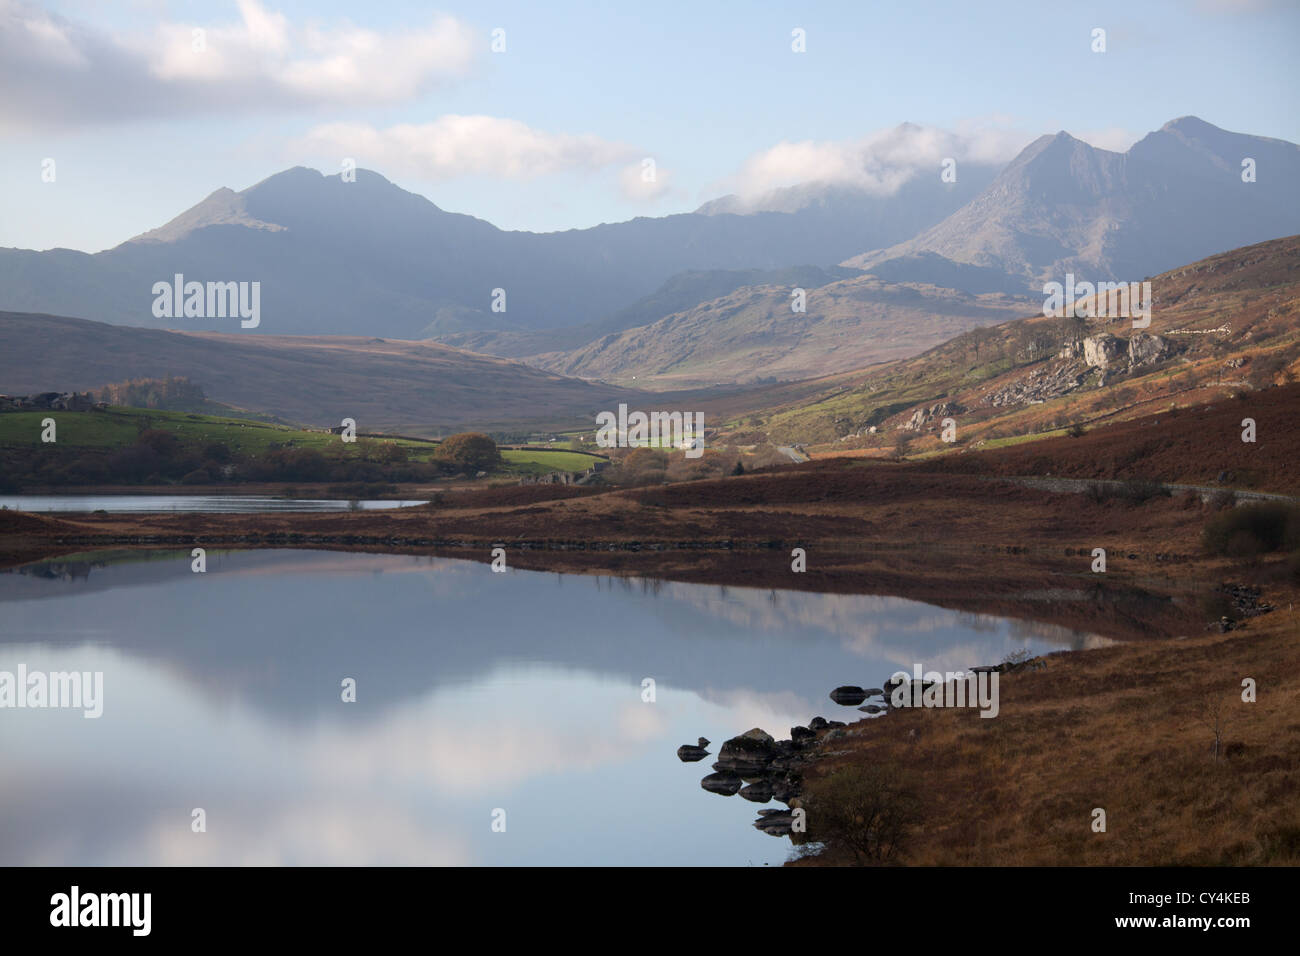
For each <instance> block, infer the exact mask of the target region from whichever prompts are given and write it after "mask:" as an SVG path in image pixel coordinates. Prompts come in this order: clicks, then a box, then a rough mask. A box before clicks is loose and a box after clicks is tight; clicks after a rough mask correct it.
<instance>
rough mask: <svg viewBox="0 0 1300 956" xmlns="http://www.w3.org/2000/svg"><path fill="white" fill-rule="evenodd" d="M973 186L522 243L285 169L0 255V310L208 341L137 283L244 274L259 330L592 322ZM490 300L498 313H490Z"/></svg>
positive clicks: (472, 223) (955, 202)
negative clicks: (160, 310)
mask: <svg viewBox="0 0 1300 956" xmlns="http://www.w3.org/2000/svg"><path fill="white" fill-rule="evenodd" d="M990 175H991V174H990ZM978 188H979V183H978V181H975V180H972V181H971V182H969V183H967V182H963V183H960V184H953V188H951V189H935V190H922V191H920V195H923V197H924V202H921V201H920V200H919V198H918V194H917V193H915V192H914V191H909V192H907V193H906V194H900V195H898V196H882V197H875V196H871V195H868V194H866V193H864V192H861V191H859V192H858V193H856V194H855V193H853V191H851V190H850V191H849V192H848V193H847V194H843V195H849V196H856V198H855V199H854V201H853V203H852V204H851V205H841V204H837V203H832V204H829V205H827V204H815V205H813V206H809V207H808V208H807V209H806V210H803V211H797V212H791V213H784V212H760V213H755V214H751V215H731V214H717V215H706V214H697V213H686V214H680V215H673V216H666V217H663V218H657V219H655V218H638V219H633V220H629V221H627V222H621V223H614V224H603V225H599V226H595V227H592V228H590V229H573V230H568V231H565V232H554V233H529V232H508V231H505V230H501V229H498V228H497V227H496V226H493V225H492V224H491V223H488V222H485V221H483V220H481V219H476V218H474V217H473V216H466V215H461V214H458V213H451V212H447V211H445V210H443V209H440V208H439V207H438V206H436V205H434V204H433V203H432V202H430V201H429V200H427V199H425V198H424V197H422V196H419V195H416V194H414V193H410V192H407V191H406V190H403V189H401V188H399V187H398V186H396V185H394V184H393V183H391V182H389V181H388V180H387V179H385V178H384V177H383V176H381V175H379V174H378V173H374V172H370V171H368V170H357V172H356V181H355V182H346V183H345V182H343V180H342V178H341V176H339V175H334V176H324V175H322V174H321V173H319V172H317V171H315V170H311V169H305V168H302V167H296V168H294V169H289V170H286V171H284V172H281V173H277V174H276V175H274V176H271V177H270V178H268V179H265V180H263V181H262V182H260V183H257V184H256V185H254V186H252V187H250V188H248V189H245V190H243V191H241V192H234V191H232V190H230V189H224V188H223V189H219V190H217V191H215V192H213V193H212V194H210V195H209V196H208V197H206V198H205V199H204V200H203V201H202V202H200V203H198V204H197V205H195V206H194V207H192V208H191V209H188V210H186V211H185V212H183V213H181V214H180V215H179V216H177V217H175V218H174V219H172V220H171V221H170V222H168V223H166V224H164V225H162V226H160V227H158V228H157V229H153V230H150V231H148V232H146V233H144V234H142V235H140V236H137V237H135V238H134V239H131V240H129V241H127V242H124V243H122V244H121V245H118V246H116V247H114V248H112V249H108V250H105V251H103V252H99V253H95V254H93V255H89V254H86V253H81V252H74V251H71V250H67V249H56V250H51V251H48V252H34V251H30V250H21V249H0V308H7V309H12V310H20V311H27V312H48V313H53V314H62V315H79V316H86V317H88V318H93V319H97V320H102V321H106V322H110V323H116V324H124V325H133V326H139V327H155V328H168V327H172V328H180V329H184V330H186V331H221V330H222V329H221V327H220V326H218V325H215V324H212V323H203V322H196V321H194V320H191V321H189V322H184V321H182V320H169V319H159V318H156V317H154V315H153V314H152V311H151V303H152V296H151V294H150V289H151V287H152V285H153V283H155V282H158V281H169V280H170V279H171V277H172V276H173V275H174V274H176V273H181V274H183V275H185V276H186V278H187V279H193V280H197V281H201V282H206V281H223V282H224V281H260V282H261V283H262V286H261V294H262V312H263V315H264V317H265V319H264V321H263V323H262V325H261V326H260V327H259V329H258V330H257V332H258V333H263V334H353V335H380V336H389V337H395V338H405V339H420V338H436V337H441V336H446V335H457V334H466V333H472V334H478V333H483V332H487V331H505V332H512V333H536V332H546V331H548V330H552V329H560V328H574V327H580V326H583V325H585V324H588V323H593V322H600V321H602V320H607V319H609V317H610V316H613V315H615V314H616V313H618V312H619V311H620V310H622V309H625V308H627V307H629V306H631V305H632V304H633V303H635V302H637V301H638V300H639V299H642V298H644V297H646V296H649V295H651V294H652V293H653V292H654V291H655V290H656V289H657V288H658V287H659V286H661V285H662V284H663V283H664V282H665V281H666V280H668V279H669V278H671V277H672V276H675V275H677V274H679V273H684V272H688V271H707V270H748V269H759V270H768V269H784V268H790V267H793V266H802V265H818V266H828V265H830V264H832V263H834V262H837V261H839V260H840V259H843V258H845V257H847V256H849V255H852V254H854V253H855V252H859V251H861V250H862V249H865V248H872V247H875V246H878V245H883V244H887V243H893V242H899V241H901V240H903V239H906V238H908V237H909V236H911V235H913V234H914V233H915V232H916V231H917V230H918V229H920V228H922V227H923V226H926V225H930V224H933V223H934V222H938V221H939V220H940V219H942V218H943V217H944V216H946V215H947V214H949V213H950V212H952V211H953V210H955V209H957V208H959V207H960V206H961V205H962V204H963V203H964V202H966V201H967V200H969V199H970V198H971V197H972V196H974V195H975V194H976V193H977V192H978ZM837 195H840V193H837ZM497 289H501V290H504V300H503V303H502V301H501V300H500V297H499V296H496V297H495V300H496V302H497V308H498V309H499V308H500V306H501V304H504V311H494V308H493V307H494V290H497ZM655 318H658V316H656V317H655ZM550 347H555V346H554V344H551V346H550Z"/></svg>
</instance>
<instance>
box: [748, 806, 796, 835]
mask: <svg viewBox="0 0 1300 956" xmlns="http://www.w3.org/2000/svg"><path fill="white" fill-rule="evenodd" d="M758 812H759V817H758V819H757V820H755V821H754V826H755V828H757V829H759V830H762V831H763V832H764V833H766V834H768V835H769V836H777V837H779V836H786V835H788V834H789V833H790V832H791V830H792V829H793V827H794V811H793V810H773V811H770V812H768V811H765V810H760V811H758Z"/></svg>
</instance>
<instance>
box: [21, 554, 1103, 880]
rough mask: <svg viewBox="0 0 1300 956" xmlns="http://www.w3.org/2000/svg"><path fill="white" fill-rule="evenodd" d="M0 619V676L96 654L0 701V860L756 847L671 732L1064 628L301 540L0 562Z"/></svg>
mask: <svg viewBox="0 0 1300 956" xmlns="http://www.w3.org/2000/svg"><path fill="white" fill-rule="evenodd" d="M0 620H2V621H3V624H2V625H0V670H8V671H14V670H15V669H16V666H17V664H19V663H24V664H26V666H27V667H28V669H29V670H32V669H44V670H47V671H56V670H73V669H75V670H82V671H84V670H102V671H103V672H104V675H105V676H104V685H105V690H104V697H105V703H104V715H103V717H102V718H100V719H99V720H96V721H87V720H83V719H82V718H81V716H80V714H79V713H71V712H66V711H50V710H44V711H42V710H0V754H2V755H3V759H4V761H5V766H6V773H5V774H4V776H3V777H0V863H7V864H36V863H43V864H55V863H75V864H101V863H102V864H113V863H117V864H139V863H168V864H171V863H180V864H188V863H239V864H242V863H272V862H275V863H303V864H306V863H346V864H361V863H372V864H377V863H487V864H493V863H554V864H572V863H613V864H620V863H629V864H632V863H635V864H670V863H701V864H745V863H747V862H752V863H761V862H773V863H775V862H780V861H781V860H783V859H784V858H785V855H786V853H787V852H788V849H789V847H788V844H785V843H784V841H778V840H773V839H771V838H770V837H767V836H765V835H763V834H761V833H759V832H757V831H755V830H754V829H753V828H751V827H750V826H749V822H750V821H751V820H752V819H753V813H752V806H753V805H752V804H743V802H742V801H739V800H703V801H702V800H700V799H699V798H698V796H699V790H698V786H699V784H698V780H699V773H698V771H697V770H696V769H695V768H693V767H692V766H691V765H689V764H686V765H683V764H679V763H678V762H677V760H676V759H675V757H674V751H675V750H676V748H677V746H678V745H679V744H680V743H683V742H685V741H693V740H695V738H696V737H698V736H700V735H704V736H706V737H709V738H710V739H712V740H715V741H721V740H725V739H727V738H728V737H730V736H733V735H734V734H736V733H738V732H740V731H742V730H744V729H746V728H749V727H752V726H761V727H764V728H765V729H767V730H769V731H770V732H772V733H774V734H775V735H776V736H786V735H788V732H789V728H790V727H791V726H792V725H794V724H801V723H806V722H807V721H808V720H809V718H810V717H812V716H813V715H815V714H825V715H826V716H829V717H838V718H842V719H850V718H851V717H855V716H857V712H856V711H855V710H853V709H852V708H840V707H837V706H836V705H835V704H833V703H831V702H830V701H829V700H827V699H826V693H827V691H828V690H829V689H830V688H831V687H834V686H836V685H837V684H845V683H862V684H879V683H880V681H881V680H882V679H883V678H884V677H885V676H886V675H887V674H888V673H890V672H892V671H893V670H895V669H897V668H898V667H900V666H903V665H906V667H907V668H909V669H910V667H911V665H912V663H913V662H918V661H919V662H922V663H923V664H924V665H925V666H926V667H927V668H930V667H933V668H935V669H957V668H961V667H968V666H970V665H973V664H979V663H988V662H993V661H998V660H1001V659H1002V658H1003V657H1005V656H1006V655H1007V654H1008V653H1009V652H1011V651H1012V650H1015V649H1017V648H1021V647H1028V648H1029V649H1030V650H1032V651H1034V652H1035V653H1038V652H1042V651H1045V650H1051V649H1057V648H1060V647H1066V646H1076V645H1079V644H1081V643H1082V642H1083V641H1084V640H1085V637H1084V636H1083V635H1079V634H1073V633H1071V632H1067V633H1065V634H1061V633H1052V634H1047V635H1041V634H1040V635H1036V634H1035V633H1034V629H1033V628H1032V627H1026V626H1024V625H1019V624H1017V625H1015V626H1013V625H1012V624H1011V623H1010V622H1007V621H1003V620H1000V619H997V618H979V619H978V620H977V621H975V620H972V619H971V618H970V617H969V616H968V615H960V614H958V613H956V612H949V611H945V610H941V609H938V608H934V607H930V606H928V605H924V604H918V603H916V602H911V601H906V600H902V599H897V598H882V597H864V596H851V595H822V594H811V593H806V592H775V593H773V592H771V591H768V590H749V589H744V588H735V587H730V588H725V589H724V588H719V587H714V586H702V585H690V584H680V583H672V582H652V581H642V580H636V579H624V578H599V577H582V576H576V577H575V576H565V575H557V574H546V573H540V572H517V571H511V572H510V573H507V574H494V573H492V572H491V571H490V570H489V569H488V567H487V565H484V564H479V563H473V562H463V561H451V560H442V559H429V558H417V557H408V556H383V555H363V554H333V553H320V552H301V551H267V552H232V553H225V554H222V553H216V552H210V553H209V556H208V571H207V573H205V574H194V573H191V571H190V565H189V558H188V555H187V554H183V553H182V554H177V555H172V556H169V557H165V558H162V559H159V558H157V557H155V558H153V559H152V560H140V559H139V556H138V555H136V556H133V559H132V560H129V561H119V560H116V559H115V557H114V556H112V555H94V556H87V557H86V558H85V559H82V560H80V562H78V561H76V560H71V561H70V560H68V559H63V561H62V562H49V563H46V564H44V565H42V566H29V567H28V568H26V569H20V573H6V574H0ZM347 677H351V678H354V679H355V680H356V682H357V702H356V703H355V704H345V703H343V702H342V701H341V700H340V682H341V681H342V680H343V679H344V678H347ZM645 678H652V679H653V680H654V681H655V698H656V699H655V701H654V702H653V703H646V702H644V701H643V700H642V694H643V691H642V687H643V685H642V681H643V680H644V679H645ZM846 715H847V716H846ZM195 807H202V808H204V810H205V811H206V813H207V819H208V832H207V833H203V834H195V833H192V832H191V830H190V812H191V810H192V809H193V808H195ZM496 808H502V809H504V810H505V811H506V819H507V828H506V832H505V833H494V832H492V830H491V813H492V811H493V810H494V809H496Z"/></svg>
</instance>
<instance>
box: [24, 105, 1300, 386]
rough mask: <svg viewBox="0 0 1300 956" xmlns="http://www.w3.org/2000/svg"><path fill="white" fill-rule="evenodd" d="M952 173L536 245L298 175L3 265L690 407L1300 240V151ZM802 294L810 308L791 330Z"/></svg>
mask: <svg viewBox="0 0 1300 956" xmlns="http://www.w3.org/2000/svg"><path fill="white" fill-rule="evenodd" d="M1243 163H1245V164H1246V165H1247V166H1249V168H1250V169H1249V171H1250V172H1251V173H1253V175H1251V176H1246V175H1244V173H1245V172H1246V170H1245V169H1244V168H1243ZM939 172H940V171H939V170H938V169H936V170H935V171H934V174H933V175H932V176H926V175H921V174H917V175H915V176H913V177H912V178H911V179H909V180H907V181H905V182H904V183H903V184H902V185H901V186H900V187H898V188H897V189H895V190H894V191H893V192H892V193H889V194H877V193H873V192H869V191H867V190H865V189H859V188H854V187H849V186H845V185H842V184H827V183H820V184H819V183H811V184H805V185H802V186H797V187H791V188H789V189H784V190H779V191H776V192H775V193H772V194H770V195H768V196H766V197H764V198H763V200H762V201H761V202H758V203H755V202H753V201H750V200H742V199H740V198H738V197H723V198H720V199H717V200H713V201H711V202H708V203H705V204H704V205H703V206H701V207H700V208H699V209H697V210H696V211H695V212H693V213H685V214H679V215H673V216H666V217H662V218H637V219H633V220H630V221H627V222H622V223H614V224H602V225H599V226H595V227H592V228H589V229H574V230H568V231H565V232H555V233H530V232H510V231H504V230H501V229H498V228H497V227H495V226H493V225H492V224H490V223H488V222H485V221H483V220H481V219H476V218H474V217H472V216H468V215H462V214H458V213H451V212H447V211H445V210H443V209H440V208H439V207H438V206H436V205H434V204H433V203H432V202H430V201H429V200H427V199H425V198H424V197H422V196H419V195H416V194H413V193H410V192H407V191H405V190H403V189H401V188H399V187H398V186H396V185H394V184H393V183H391V182H389V181H388V180H386V179H385V178H384V177H383V176H381V175H379V174H377V173H374V172H370V171H366V170H357V172H356V180H355V182H345V181H344V180H343V179H342V178H341V176H324V175H322V174H321V173H319V172H316V171H314V170H310V169H305V168H301V167H297V168H293V169H289V170H286V171H284V172H282V173H278V174H276V175H274V176H271V177H270V178H268V179H266V180H264V181H262V182H260V183H258V184H256V185H255V186H252V187H250V188H248V189H245V190H243V191H240V192H235V191H233V190H231V189H227V188H222V189H218V190H216V191H215V192H213V193H212V194H211V195H209V196H208V197H207V198H206V199H204V200H203V201H202V202H200V203H199V204H197V205H196V206H194V207H192V208H191V209H189V210H186V211H185V212H183V213H181V214H180V215H179V216H177V217H176V218H174V219H173V220H172V221H170V222H168V223H166V224H164V225H162V226H160V227H158V228H156V229H153V230H150V231H148V232H146V233H144V234H142V235H140V236H137V237H135V238H133V239H131V240H129V241H127V242H124V243H122V244H120V245H118V246H116V247H114V248H112V249H108V250H105V251H103V252H99V253H95V254H87V253H82V252H75V251H72V250H67V249H55V250H49V251H44V252H36V251H31V250H21V249H0V309H7V310H10V311H12V312H16V313H23V314H34V313H47V314H48V313H52V314H59V315H65V316H78V317H82V318H85V319H90V320H96V321H100V322H105V323H109V324H112V325H129V326H136V327H143V328H175V329H178V330H183V331H195V332H212V333H225V332H229V333H232V334H237V335H241V336H262V335H271V336H322V335H329V336H355V337H359V338H360V339H362V340H369V339H372V338H384V339H390V340H391V339H401V340H409V341H418V340H434V341H438V342H441V343H442V344H443V345H447V346H454V347H456V348H459V349H464V350H470V351H473V352H479V353H487V354H490V355H496V356H501V357H508V358H515V359H521V360H523V361H524V362H526V363H527V364H531V365H534V366H537V367H540V368H542V369H545V370H548V371H552V372H558V373H561V374H563V375H566V376H572V377H578V378H586V379H603V380H607V381H610V382H614V383H618V384H621V385H635V386H637V387H647V386H648V387H653V388H677V387H687V386H689V387H694V386H700V385H709V384H715V383H744V382H754V381H764V380H769V379H772V378H776V379H786V380H790V379H796V378H803V377H809V376H814V375H819V374H826V373H831V372H835V371H838V370H845V369H851V368H858V367H862V366H864V365H866V364H869V363H871V362H877V361H886V360H892V359H896V358H899V357H902V356H906V355H911V354H916V353H918V352H920V351H922V350H924V349H925V348H927V347H930V346H933V345H935V344H936V343H938V342H941V341H943V340H945V339H947V338H950V337H951V336H953V335H955V334H958V333H960V332H962V331H965V330H967V329H972V328H976V327H979V326H983V325H989V324H992V323H996V322H1001V321H1004V320H1005V319H1007V318H1011V317H1014V316H1018V315H1026V314H1029V313H1030V312H1032V311H1034V310H1035V309H1036V308H1037V307H1038V305H1037V303H1041V295H1040V291H1039V290H1041V286H1042V283H1043V282H1044V281H1050V280H1057V281H1059V280H1061V279H1063V278H1064V274H1065V273H1066V272H1073V273H1074V274H1075V275H1076V276H1078V277H1080V278H1081V279H1088V280H1091V281H1098V280H1110V281H1135V280H1139V279H1142V278H1143V277H1146V276H1150V275H1153V274H1156V273H1157V272H1160V271H1162V270H1165V269H1168V268H1171V267H1174V266H1177V265H1179V264H1182V263H1186V262H1189V261H1194V260H1196V259H1199V258H1202V257H1204V256H1207V255H1211V254H1213V253H1216V252H1221V251H1224V250H1226V249H1230V248H1235V247H1238V246H1242V245H1246V244H1249V243H1253V242H1260V241H1264V240H1268V239H1273V238H1278V237H1282V236H1286V235H1291V234H1294V233H1297V232H1300V147H1297V146H1296V145H1295V144H1292V143H1287V142H1284V141H1281V140H1275V139H1267V138H1263V137H1257V136H1249V135H1244V134H1239V133H1232V132H1227V131H1225V130H1222V129H1219V128H1218V127H1215V126H1213V125H1211V124H1209V123H1206V122H1204V121H1202V120H1199V119H1196V118H1194V117H1184V118H1181V119H1177V120H1174V121H1172V122H1170V123H1167V124H1166V125H1165V126H1164V127H1162V128H1161V129H1160V130H1157V131H1155V132H1153V133H1150V134H1149V135H1147V136H1146V137H1144V138H1143V139H1142V140H1140V141H1139V142H1138V143H1136V144H1135V145H1134V146H1133V147H1132V148H1131V149H1129V150H1128V151H1127V152H1125V153H1117V152H1112V151H1108V150H1104V149H1098V148H1096V147H1093V146H1090V145H1088V144H1087V143H1084V142H1082V141H1080V140H1078V139H1075V138H1074V137H1072V136H1070V135H1069V134H1067V133H1064V132H1061V133H1057V134H1055V135H1049V136H1043V137H1040V138H1039V139H1038V140H1036V141H1035V142H1033V143H1031V144H1030V145H1029V146H1028V147H1026V148H1025V149H1024V150H1023V151H1022V152H1021V153H1020V154H1019V155H1018V156H1017V157H1015V159H1013V160H1012V161H1011V162H1010V163H1008V164H1007V165H1006V166H1005V167H1002V168H998V167H995V166H984V165H978V164H973V163H967V164H964V165H962V167H961V169H960V173H959V176H958V179H957V181H956V182H943V181H941V177H940V175H939ZM1248 179H1249V180H1251V181H1247V180H1248ZM178 273H179V274H182V275H184V277H185V279H186V280H187V281H199V282H210V281H211V282H229V281H241V282H242V281H257V282H260V284H261V316H262V321H261V323H260V325H259V326H258V327H257V328H256V329H247V330H243V331H241V330H240V329H239V327H238V324H237V323H236V322H233V321H231V320H223V319H199V318H188V319H186V318H176V319H173V318H159V317H156V316H155V315H154V314H153V311H152V308H151V306H152V304H153V298H154V297H153V294H152V292H151V289H152V287H153V285H154V284H155V283H157V282H170V281H171V280H172V277H173V276H174V275H176V274H178ZM796 289H802V290H804V294H805V295H806V299H807V307H806V310H805V311H803V312H798V311H793V310H792V309H791V308H790V301H791V296H792V294H793V293H794V291H795V290H796ZM496 290H500V291H499V292H498V291H496ZM494 304H495V306H496V307H497V309H498V311H494ZM223 322H225V323H226V324H225V325H223V324H222V323H223ZM446 354H447V355H451V354H453V353H446ZM460 354H464V353H460ZM0 386H4V387H9V388H11V389H12V387H13V386H12V384H11V383H4V382H0Z"/></svg>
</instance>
